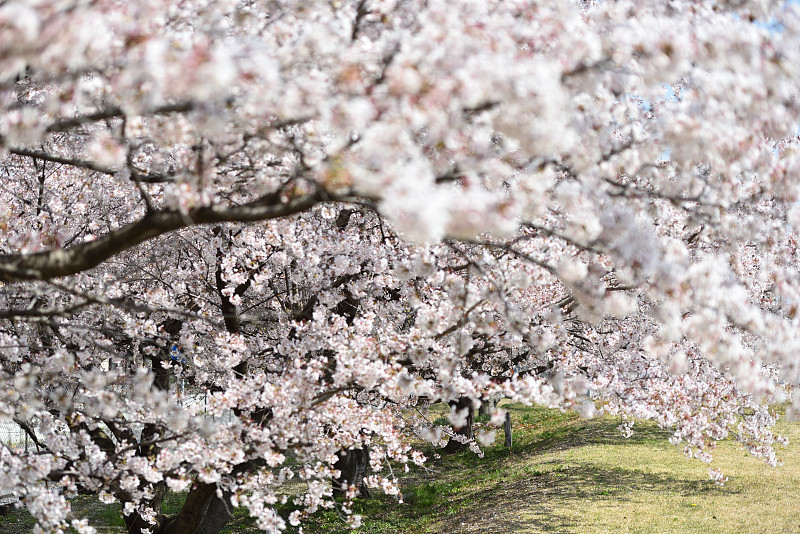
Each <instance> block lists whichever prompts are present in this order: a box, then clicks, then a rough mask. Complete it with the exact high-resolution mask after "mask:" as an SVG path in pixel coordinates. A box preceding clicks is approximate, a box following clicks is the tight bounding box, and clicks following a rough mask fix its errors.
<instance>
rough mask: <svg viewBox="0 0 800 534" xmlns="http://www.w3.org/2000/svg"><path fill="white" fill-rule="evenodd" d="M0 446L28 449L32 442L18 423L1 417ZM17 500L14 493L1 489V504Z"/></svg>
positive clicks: (21, 449) (4, 504)
mask: <svg viewBox="0 0 800 534" xmlns="http://www.w3.org/2000/svg"><path fill="white" fill-rule="evenodd" d="M0 446H4V447H7V448H9V449H11V450H14V451H27V450H28V449H29V448H30V447H31V446H32V443H31V441H30V437H28V435H27V434H26V433H25V431H24V430H22V427H20V426H19V425H18V424H17V423H15V422H14V421H12V420H10V419H0ZM15 502H17V498H16V497H15V496H14V495H13V494H11V493H3V492H2V491H0V506H8V505H10V504H13V503H15Z"/></svg>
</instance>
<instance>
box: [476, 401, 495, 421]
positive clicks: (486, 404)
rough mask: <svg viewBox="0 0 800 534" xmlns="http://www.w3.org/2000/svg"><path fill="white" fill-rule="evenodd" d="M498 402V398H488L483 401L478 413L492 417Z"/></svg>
mask: <svg viewBox="0 0 800 534" xmlns="http://www.w3.org/2000/svg"><path fill="white" fill-rule="evenodd" d="M498 402H499V400H498V399H486V400H485V401H483V402H481V407H480V408H478V414H480V415H482V416H483V417H491V416H492V414H493V413H494V411H495V410H496V409H497V403H498Z"/></svg>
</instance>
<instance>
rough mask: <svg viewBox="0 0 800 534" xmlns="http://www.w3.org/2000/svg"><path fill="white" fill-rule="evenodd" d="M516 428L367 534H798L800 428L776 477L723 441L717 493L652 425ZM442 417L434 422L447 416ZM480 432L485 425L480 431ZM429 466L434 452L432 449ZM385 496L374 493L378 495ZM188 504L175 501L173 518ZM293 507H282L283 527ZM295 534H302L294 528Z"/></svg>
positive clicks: (239, 525)
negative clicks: (629, 429) (623, 431)
mask: <svg viewBox="0 0 800 534" xmlns="http://www.w3.org/2000/svg"><path fill="white" fill-rule="evenodd" d="M504 408H506V409H508V410H509V411H510V412H511V413H512V419H513V421H514V447H513V449H512V450H508V449H505V448H503V447H502V442H503V439H502V431H500V432H498V443H497V444H496V445H494V446H491V447H488V448H485V449H484V452H485V456H484V458H478V457H477V456H476V455H474V454H472V453H470V452H463V453H459V454H455V455H450V456H442V457H441V458H439V459H431V460H430V461H429V465H428V471H423V470H416V471H412V473H410V476H408V477H407V478H406V479H404V481H403V484H402V486H401V490H402V493H403V499H404V501H405V502H404V503H403V504H400V503H398V502H397V500H396V499H395V498H393V497H390V496H386V495H381V494H377V495H374V496H373V497H372V498H370V499H361V500H358V501H357V502H356V504H355V506H354V512H355V513H357V514H361V515H363V516H364V526H363V527H362V528H361V529H359V530H358V531H357V532H358V533H363V534H367V533H369V534H390V533H391V534H395V533H397V534H403V533H405V534H412V533H413V534H425V533H429V534H438V533H447V534H460V533H482V534H495V533H496V534H500V533H503V534H505V533H534V532H535V533H539V532H559V533H590V534H591V533H598V534H599V533H606V532H619V533H651V532H658V533H666V534H671V533H674V534H677V533H687V532H688V533H693V532H694V533H742V534H744V533H747V534H750V533H759V532H764V533H779V532H798V531H800V506H797V504H796V500H797V495H798V488H800V446H798V444H800V423H785V422H780V423H779V425H778V430H779V431H780V432H782V433H783V434H785V435H787V436H788V437H789V438H790V440H791V443H790V445H789V446H788V447H787V448H786V449H779V452H780V455H781V459H782V460H783V461H784V465H783V466H782V467H779V468H777V469H772V468H770V467H768V466H767V465H765V464H764V463H763V462H761V461H759V460H756V459H754V458H752V457H750V455H749V454H747V453H745V452H743V451H742V450H741V448H739V446H738V445H737V444H735V443H732V442H723V443H721V444H720V446H719V447H718V449H717V451H716V452H715V455H714V456H715V460H714V462H713V465H714V466H715V467H720V468H722V469H723V471H724V472H725V474H726V475H728V476H729V481H728V482H727V484H726V485H725V486H723V487H718V486H715V485H714V484H713V483H711V481H710V480H709V478H708V468H709V466H708V465H707V464H704V463H702V462H699V461H697V460H690V459H688V458H686V457H684V456H683V455H682V454H681V453H680V451H679V450H678V449H677V448H676V447H674V446H672V445H670V444H669V443H668V442H667V436H668V435H667V433H665V432H664V431H661V430H659V429H658V428H657V427H655V426H654V425H650V424H643V425H637V427H636V429H635V433H634V435H633V437H631V438H629V439H625V438H623V437H622V436H621V435H620V433H619V431H618V430H617V429H616V426H617V425H618V423H619V421H618V420H616V419H613V418H599V419H595V420H591V421H585V420H581V419H579V418H578V417H577V416H576V415H575V414H572V413H561V412H558V411H555V410H547V409H543V408H536V407H534V408H530V407H524V406H522V405H507V406H504ZM444 410H445V408H443V407H435V408H434V410H433V412H434V413H433V414H432V418H435V417H437V416H438V415H440V414H439V413H438V411H441V412H444ZM477 425H481V426H483V425H488V423H487V422H486V421H483V420H481V421H478V422H477ZM425 452H426V455H428V456H429V457H431V458H432V456H433V454H434V453H435V452H436V451H434V450H431V449H427V450H425ZM375 493H377V492H375ZM183 498H185V496H182V495H170V496H169V497H168V498H167V500H166V502H165V504H164V509H165V512H167V513H173V512H175V511H177V509H178V508H179V507H180V505H181V502H182V499H183ZM72 504H73V509H74V510H75V512H76V515H79V516H82V517H87V518H89V519H90V523H92V524H95V525H103V526H118V525H121V516H120V515H119V507H118V506H116V507H115V506H113V505H112V506H104V505H99V503H97V501H96V500H93V499H91V498H89V497H81V498H80V499H76V500H75V501H73V503H72ZM291 510H292V506H291V504H287V505H284V506H282V507H281V508H280V511H281V514H282V515H284V516H286V515H288V513H289V512H290V511H291ZM31 526H32V525H31V523H30V518H29V517H28V516H26V514H24V513H23V512H15V513H12V514H11V516H9V517H7V518H0V532H2V533H4V534H6V533H8V534H22V533H23V532H25V533H27V532H30V530H31ZM303 531H304V532H305V533H306V534H322V533H325V534H345V533H348V532H353V531H352V530H350V529H349V528H347V526H346V525H345V524H344V523H343V522H342V520H341V519H340V518H339V516H338V515H337V513H336V512H335V511H333V510H325V511H321V512H319V513H317V514H315V515H314V516H312V517H311V518H309V519H308V520H307V522H306V523H305V524H304V525H303ZM224 532H225V534H249V533H254V532H256V530H255V528H254V524H253V521H252V520H251V519H250V518H249V517H247V512H246V511H245V510H241V509H239V510H236V514H235V516H234V519H233V521H232V522H231V523H230V524H229V525H228V526H227V527H226V529H225V530H224ZM289 532H297V530H292V529H290V530H289Z"/></svg>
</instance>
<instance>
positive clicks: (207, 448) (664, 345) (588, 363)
mask: <svg viewBox="0 0 800 534" xmlns="http://www.w3.org/2000/svg"><path fill="white" fill-rule="evenodd" d="M798 29H800V16H798V12H797V8H796V7H795V6H794V5H784V3H783V2H770V1H767V0H761V1H754V2H723V1H717V0H713V1H712V0H705V1H700V0H698V1H689V0H679V1H675V2H669V3H663V4H661V3H653V2H638V1H634V0H621V1H617V2H591V1H582V2H578V1H575V2H563V1H554V0H553V1H550V0H547V1H540V2H529V1H507V0H504V1H502V2H501V1H491V0H481V1H471V0H458V1H452V0H450V1H443V0H426V1H418V0H341V1H338V0H337V1H331V2H329V1H324V2H323V1H295V0H287V1H274V0H269V1H268V0H255V1H252V0H250V1H235V0H229V1H222V2H220V1H213V2H211V1H205V0H192V1H184V2H178V1H172V0H145V1H141V2H122V1H118V0H93V1H87V2H78V1H76V2H63V1H61V0H40V1H38V2H24V1H14V0H8V1H5V2H0V95H2V100H1V102H2V103H1V104H0V157H2V159H1V160H0V165H1V169H0V172H1V173H2V180H1V181H0V283H1V284H2V286H0V337H1V338H2V341H0V345H2V348H1V349H0V417H2V418H3V419H5V420H8V419H12V420H13V421H15V422H16V424H17V425H18V426H19V428H20V429H21V431H23V432H25V433H27V435H28V438H29V443H30V444H32V445H31V446H30V447H29V448H28V449H27V450H20V449H19V448H16V447H14V446H12V445H11V444H2V445H0V473H2V476H0V494H8V493H11V494H13V495H15V496H16V497H17V498H18V499H19V500H20V502H21V503H23V504H24V505H25V506H27V508H28V510H29V511H30V512H31V513H32V514H33V516H34V517H35V518H36V519H37V521H38V526H37V527H36V529H37V531H41V532H63V531H64V530H65V529H66V528H68V527H69V526H72V527H73V528H74V529H76V530H77V531H79V532H92V531H93V529H92V527H91V526H89V525H88V524H87V523H86V521H85V520H82V519H80V518H76V517H73V516H72V515H71V514H70V509H69V501H68V499H70V498H71V497H72V496H74V495H76V494H78V493H94V494H97V495H98V496H99V497H100V499H101V500H102V501H104V502H112V501H119V502H121V503H122V506H123V512H124V514H125V520H126V525H127V528H128V531H129V532H131V533H145V532H154V533H155V532H157V533H160V534H172V533H179V532H180V533H183V532H190V533H215V532H219V530H220V529H221V528H222V527H223V526H224V524H225V522H226V521H227V520H228V519H229V518H230V517H231V513H232V510H233V508H234V507H239V506H242V507H246V508H247V509H248V510H249V512H250V513H251V514H252V515H253V516H254V517H256V518H257V522H258V525H259V526H260V527H261V528H262V529H263V530H265V531H267V532H277V531H281V530H284V529H285V527H286V525H287V523H290V524H292V525H294V524H299V523H300V522H302V520H303V518H304V517H307V516H308V515H309V514H312V513H314V512H315V511H316V510H318V509H319V508H330V507H336V508H337V509H338V510H339V511H340V512H342V514H343V517H345V518H346V520H347V521H350V522H352V524H353V525H354V526H355V525H357V524H358V523H359V521H360V518H358V517H356V516H353V515H352V514H351V506H352V499H353V498H354V497H355V496H356V495H357V494H359V493H360V492H362V491H363V490H364V489H366V488H370V487H373V488H381V489H382V491H386V492H388V493H393V494H398V496H399V490H398V485H397V478H396V477H397V476H399V474H400V473H401V472H402V471H403V468H402V467H403V466H406V467H407V466H408V465H409V464H421V463H423V462H424V460H425V458H424V456H423V455H422V454H421V453H420V452H419V451H416V450H414V448H413V447H412V443H414V440H415V439H417V436H424V437H428V438H429V439H431V440H434V441H437V440H441V439H442V435H441V434H440V433H438V432H437V431H436V430H435V429H434V428H431V427H430V426H429V425H428V424H427V423H425V420H424V417H422V416H421V415H419V414H420V413H422V414H423V415H424V412H423V408H422V407H423V406H426V405H428V403H431V402H435V401H445V402H449V403H451V405H453V406H454V407H455V409H454V410H452V413H451V419H452V422H453V426H454V427H456V428H460V427H463V425H464V421H465V420H466V419H465V418H466V417H467V416H468V410H469V406H470V405H471V406H472V407H475V406H476V405H477V404H478V403H479V402H481V401H488V400H490V399H496V398H498V397H506V398H511V399H514V400H517V401H521V402H527V403H537V404H544V405H549V406H560V407H563V408H564V409H575V410H578V411H580V412H581V413H582V414H584V415H585V416H592V415H593V414H594V413H596V412H597V411H601V412H606V413H613V414H622V415H624V416H625V421H626V423H624V424H623V427H622V430H623V431H625V432H627V431H629V430H630V428H629V424H628V422H630V421H632V420H634V419H654V420H656V421H658V423H659V424H660V425H662V426H663V427H665V428H669V429H671V430H672V431H673V433H674V434H673V441H674V442H675V443H676V444H682V445H683V446H684V447H685V448H686V452H687V453H688V454H690V455H692V456H696V457H699V458H701V459H703V460H707V461H708V460H710V452H711V450H712V449H713V444H714V443H715V442H716V441H717V440H720V439H723V438H726V437H733V438H736V439H738V440H739V441H740V442H741V443H742V444H743V446H744V447H746V448H747V449H748V450H749V451H751V452H752V453H753V454H754V455H756V456H759V457H763V458H765V459H766V460H767V461H768V462H770V463H772V464H775V463H777V459H776V458H775V455H774V450H773V447H772V445H773V443H774V441H775V440H776V439H778V437H777V436H775V435H773V434H772V433H771V431H770V427H771V426H772V424H773V423H774V418H775V416H774V414H773V413H771V412H770V410H769V408H768V406H769V405H770V403H775V402H780V401H784V400H790V401H791V402H792V404H791V406H792V407H793V408H789V409H790V410H792V409H797V407H798V406H800V398H798V397H797V396H795V395H794V393H793V390H792V389H791V388H792V386H793V385H794V384H796V383H797V382H798V378H799V377H798V372H799V371H798V369H800V366H798V364H799V363H800V362H799V361H798V354H800V350H798V349H800V343H799V341H800V340H799V339H798V331H800V329H798V324H797V323H798V321H800V318H799V317H798V314H797V308H798V305H800V304H799V303H800V301H798V296H799V295H800V276H799V274H800V273H798V269H797V265H798V247H797V236H796V231H795V230H796V228H797V226H798V225H799V224H800V204H798V196H799V195H798V186H800V173H799V172H798V171H800V157H798V138H797V136H796V135H795V134H796V131H797V125H798V123H800V121H798V112H799V111H800V104H799V103H798V99H797V87H798V86H800V85H799V84H798V82H799V81H800V76H798V69H800V58H799V57H798V54H799V53H800V34H799V33H798ZM464 408H466V410H465V409H464ZM496 415H497V417H496V419H497V420H498V421H502V420H503V417H502V414H496ZM483 437H485V436H483ZM454 439H459V440H461V441H466V442H467V444H469V445H471V446H472V447H473V448H476V449H477V448H478V445H477V444H476V443H474V442H471V441H470V440H469V439H467V438H464V437H463V436H462V437H460V438H459V437H458V436H454ZM348 451H349V452H348ZM347 458H359V459H360V460H358V462H362V464H363V463H364V462H368V464H369V465H368V466H365V465H346V464H347V463H348V461H349V460H346V459H347ZM354 461H355V460H354ZM347 473H360V474H358V475H348V474H347ZM711 474H712V478H714V479H715V480H718V481H721V480H722V477H723V475H721V474H720V473H719V472H718V471H717V470H716V469H712V470H711ZM348 476H351V477H354V478H359V479H360V480H356V481H352V480H347V477H348ZM290 480H294V481H297V480H301V481H302V482H303V483H304V487H305V489H304V490H303V491H302V492H301V494H300V495H296V496H295V497H292V499H293V503H294V507H295V511H293V512H291V513H290V514H288V515H287V516H286V517H282V516H281V515H280V514H279V513H278V512H277V511H276V504H277V503H279V502H280V501H281V500H283V499H286V498H287V497H285V495H286V493H285V491H284V487H285V484H287V483H289V481H290ZM167 491H186V492H188V493H187V498H186V503H185V505H184V506H183V508H182V510H181V511H180V512H179V513H178V514H176V515H174V516H166V515H163V514H162V513H161V512H162V510H161V502H162V499H163V497H164V495H165V493H166V492H167ZM334 491H335V492H336V493H337V497H336V498H334V495H333V494H334Z"/></svg>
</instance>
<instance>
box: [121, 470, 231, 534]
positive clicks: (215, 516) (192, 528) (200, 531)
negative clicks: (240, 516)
mask: <svg viewBox="0 0 800 534" xmlns="http://www.w3.org/2000/svg"><path fill="white" fill-rule="evenodd" d="M229 498H230V495H229V494H228V493H227V492H223V494H222V497H218V496H217V485H216V484H204V483H202V482H196V483H195V484H194V486H193V487H192V489H191V491H190V492H189V495H187V496H186V503H185V504H184V505H183V508H182V509H181V512H180V513H179V514H178V515H176V516H173V517H170V518H168V519H166V520H165V521H164V522H163V523H162V524H161V526H160V528H158V529H157V530H156V531H155V534H218V533H219V532H220V531H221V530H222V528H223V527H224V526H225V524H226V523H227V522H228V521H230V519H231V504H230V500H229ZM129 532H130V530H129Z"/></svg>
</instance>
